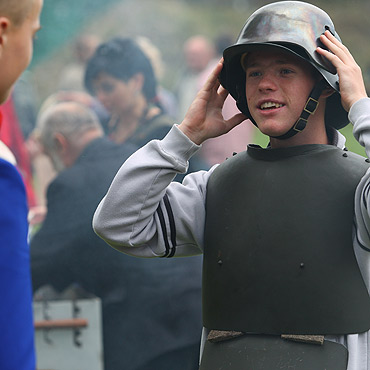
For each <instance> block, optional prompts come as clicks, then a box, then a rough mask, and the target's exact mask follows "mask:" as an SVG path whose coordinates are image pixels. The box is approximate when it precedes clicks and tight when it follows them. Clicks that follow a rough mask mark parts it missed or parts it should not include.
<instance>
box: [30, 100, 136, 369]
mask: <svg viewBox="0 0 370 370" xmlns="http://www.w3.org/2000/svg"><path fill="white" fill-rule="evenodd" d="M34 136H35V137H38V139H39V141H40V146H41V147H42V150H43V151H44V152H45V154H46V155H47V156H48V157H49V158H50V160H51V162H52V163H53V165H54V168H55V172H56V174H57V175H56V177H55V178H54V180H53V181H52V182H51V183H50V185H49V186H48V189H47V202H46V205H47V209H46V215H45V219H44V220H42V219H41V218H39V221H40V220H42V222H41V224H40V228H39V230H38V231H36V233H35V234H34V235H32V237H31V241H30V246H31V269H32V281H33V288H34V290H35V291H36V290H38V289H39V288H40V287H42V286H44V285H51V286H52V287H53V288H54V289H55V290H57V291H58V290H59V291H62V290H65V289H66V288H68V287H69V286H70V285H72V284H76V285H77V286H80V287H82V288H83V289H84V290H85V291H87V292H89V293H92V294H94V295H96V296H98V297H100V298H101V299H102V304H103V330H104V354H105V357H104V360H105V361H104V362H105V369H106V370H109V369H119V368H121V367H120V364H122V363H124V360H125V356H124V354H125V352H124V351H123V349H122V348H121V345H120V338H121V336H122V332H123V325H122V320H120V319H119V317H118V315H117V314H118V312H119V310H121V307H122V305H123V304H124V299H123V297H124V293H123V292H124V291H126V289H127V288H126V287H125V279H123V278H120V276H119V275H120V274H121V271H122V270H124V263H123V261H124V259H120V258H117V253H115V252H114V250H106V248H104V243H101V241H100V240H99V238H97V237H96V235H95V234H94V232H93V231H92V228H91V220H92V215H93V212H94V208H95V207H96V205H97V204H98V202H99V200H100V199H101V197H102V196H103V194H104V192H105V191H106V190H107V189H108V187H109V184H110V182H111V181H112V179H113V177H114V175H115V173H116V172H117V170H118V168H119V167H120V165H121V164H122V162H123V161H125V159H126V158H127V157H128V156H129V155H130V154H131V153H132V152H134V151H135V149H136V147H135V146H133V145H129V144H127V145H119V146H118V145H116V144H114V143H112V142H111V141H110V140H108V139H107V138H105V137H104V132H103V129H102V127H101V125H100V123H99V121H98V117H97V116H96V114H95V113H94V112H93V111H92V110H91V109H90V108H89V107H87V106H84V105H82V104H81V103H77V102H55V97H53V98H50V99H49V102H48V104H44V105H43V110H42V111H41V112H40V119H39V120H38V123H37V127H36V131H35V134H34ZM118 257H119V256H118ZM103 261H104V266H103ZM105 264H108V265H109V267H108V268H106V265H105Z"/></svg>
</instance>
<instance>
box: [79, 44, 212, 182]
mask: <svg viewBox="0 0 370 370" xmlns="http://www.w3.org/2000/svg"><path fill="white" fill-rule="evenodd" d="M85 86H86V88H87V90H88V91H89V92H90V94H91V95H93V96H96V97H97V98H98V100H99V101H100V102H101V103H102V104H103V106H104V107H105V108H106V110H107V111H108V112H109V113H110V117H111V118H110V121H109V123H108V131H107V135H108V136H109V138H110V139H111V140H112V141H114V142H116V143H124V142H126V141H128V142H131V143H133V144H135V145H137V146H138V147H142V146H144V145H145V144H146V143H148V142H149V141H151V140H153V139H162V138H163V137H164V136H165V135H166V134H167V133H168V131H169V130H170V128H171V126H172V123H173V118H172V117H170V116H169V115H168V114H167V113H165V111H164V109H163V107H162V106H161V104H160V101H159V99H158V92H157V80H156V76H155V74H154V70H153V67H152V64H151V62H150V60H149V58H148V57H147V56H146V55H145V53H144V52H143V50H142V49H141V47H140V46H139V45H138V44H137V42H135V41H134V40H132V39H130V38H118V37H117V38H113V39H111V40H109V41H107V42H105V43H103V44H101V45H100V46H99V47H98V48H97V50H96V52H95V54H94V55H93V56H92V57H91V59H90V60H89V62H88V64H87V68H86V73H85ZM206 168H207V165H206V164H205V163H203V162H202V161H199V160H198V159H196V158H194V159H193V160H192V161H190V166H189V171H190V172H192V171H196V170H200V169H206ZM182 177H183V176H182ZM182 177H179V178H177V179H178V180H179V179H181V178H182Z"/></svg>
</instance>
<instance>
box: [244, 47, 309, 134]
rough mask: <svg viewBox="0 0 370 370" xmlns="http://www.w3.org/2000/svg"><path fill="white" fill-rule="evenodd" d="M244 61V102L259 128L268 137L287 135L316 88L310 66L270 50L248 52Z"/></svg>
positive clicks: (297, 59)
mask: <svg viewBox="0 0 370 370" xmlns="http://www.w3.org/2000/svg"><path fill="white" fill-rule="evenodd" d="M245 59H246V60H245V62H244V68H245V70H246V97H247V103H248V108H249V110H250V113H251V115H252V117H253V118H254V119H255V121H256V122H257V124H258V128H259V129H260V130H261V132H262V133H264V134H266V135H269V136H279V135H282V134H284V133H286V132H287V131H288V130H289V129H290V128H291V127H292V126H293V124H294V123H295V122H296V121H297V119H298V118H299V116H300V115H301V113H302V110H303V108H304V106H305V104H306V101H307V98H308V96H309V94H310V92H311V90H312V89H313V87H314V85H315V82H316V81H315V78H314V73H313V67H311V65H310V64H309V63H307V62H305V61H303V60H301V59H300V58H299V57H296V56H294V55H293V54H291V53H289V52H284V51H280V50H277V49H272V48H270V49H265V50H262V51H254V52H251V53H250V54H248V55H247V57H246V58H245ZM303 132H304V131H303Z"/></svg>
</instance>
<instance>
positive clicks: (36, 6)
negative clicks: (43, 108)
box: [0, 0, 43, 104]
mask: <svg viewBox="0 0 370 370" xmlns="http://www.w3.org/2000/svg"><path fill="white" fill-rule="evenodd" d="M30 1H33V6H32V10H31V12H30V14H29V15H28V16H27V18H26V19H25V20H24V22H23V23H22V24H21V25H18V26H16V25H14V24H13V23H12V21H11V20H10V21H9V23H8V24H7V25H6V24H5V23H2V25H1V26H2V27H5V29H2V32H3V38H2V40H3V42H2V45H1V47H2V54H1V58H0V70H1V71H0V73H1V75H0V80H1V81H0V104H1V103H3V102H4V101H5V100H6V99H7V97H8V95H9V93H10V90H11V87H12V86H13V84H14V83H15V81H16V80H17V79H18V77H19V76H20V75H21V74H22V72H23V71H24V70H25V69H26V68H27V67H28V65H29V63H30V62H31V59H32V54H33V38H34V36H35V34H36V32H37V31H38V30H39V29H40V13H41V9H42V5H43V0H30Z"/></svg>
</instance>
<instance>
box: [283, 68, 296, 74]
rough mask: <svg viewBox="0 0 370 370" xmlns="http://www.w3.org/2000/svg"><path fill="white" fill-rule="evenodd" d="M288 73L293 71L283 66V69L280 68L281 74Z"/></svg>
mask: <svg viewBox="0 0 370 370" xmlns="http://www.w3.org/2000/svg"><path fill="white" fill-rule="evenodd" d="M290 73H293V71H292V70H291V69H288V68H284V69H282V70H281V74H283V75H287V74H290Z"/></svg>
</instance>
